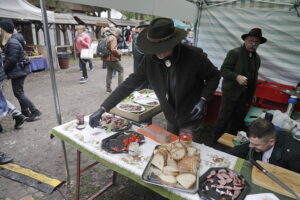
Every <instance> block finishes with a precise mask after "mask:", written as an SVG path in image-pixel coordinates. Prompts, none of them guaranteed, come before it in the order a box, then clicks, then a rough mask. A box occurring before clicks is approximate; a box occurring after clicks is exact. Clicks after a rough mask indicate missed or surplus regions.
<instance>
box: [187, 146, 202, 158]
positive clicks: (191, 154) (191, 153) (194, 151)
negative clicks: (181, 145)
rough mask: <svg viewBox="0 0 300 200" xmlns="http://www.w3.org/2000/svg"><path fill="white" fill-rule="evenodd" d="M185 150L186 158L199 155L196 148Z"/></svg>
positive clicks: (190, 147) (189, 147)
mask: <svg viewBox="0 0 300 200" xmlns="http://www.w3.org/2000/svg"><path fill="white" fill-rule="evenodd" d="M186 149H187V155H188V156H194V155H197V154H199V152H198V149H197V148H196V147H192V146H188V147H187V148H186Z"/></svg>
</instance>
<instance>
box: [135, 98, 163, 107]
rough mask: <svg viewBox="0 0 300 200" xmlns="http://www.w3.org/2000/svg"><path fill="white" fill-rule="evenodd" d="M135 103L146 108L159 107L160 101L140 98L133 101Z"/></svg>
mask: <svg viewBox="0 0 300 200" xmlns="http://www.w3.org/2000/svg"><path fill="white" fill-rule="evenodd" d="M133 101H134V102H136V103H139V104H141V105H144V106H158V105H159V101H158V100H157V99H152V98H150V97H140V98H135V99H133Z"/></svg>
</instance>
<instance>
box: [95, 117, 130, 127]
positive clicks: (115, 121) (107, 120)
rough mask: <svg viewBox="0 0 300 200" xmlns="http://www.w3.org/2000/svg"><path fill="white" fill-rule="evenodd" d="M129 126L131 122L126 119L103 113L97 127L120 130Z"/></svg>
mask: <svg viewBox="0 0 300 200" xmlns="http://www.w3.org/2000/svg"><path fill="white" fill-rule="evenodd" d="M130 126H131V124H130V122H129V121H128V120H126V119H124V118H121V117H118V116H115V115H113V114H110V113H104V114H103V115H102V117H101V120H100V127H99V128H105V129H110V130H112V131H120V130H126V129H128V128H130Z"/></svg>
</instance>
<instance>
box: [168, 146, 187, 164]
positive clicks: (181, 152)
mask: <svg viewBox="0 0 300 200" xmlns="http://www.w3.org/2000/svg"><path fill="white" fill-rule="evenodd" d="M185 154H186V150H185V148H177V147H176V148H174V149H172V150H171V158H172V159H174V160H176V161H178V160H181V159H182V158H183V157H184V156H185Z"/></svg>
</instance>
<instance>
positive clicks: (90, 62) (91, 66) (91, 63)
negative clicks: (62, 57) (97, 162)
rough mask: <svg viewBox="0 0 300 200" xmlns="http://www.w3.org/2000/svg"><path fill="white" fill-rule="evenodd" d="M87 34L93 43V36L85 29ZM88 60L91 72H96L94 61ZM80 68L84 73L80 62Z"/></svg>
mask: <svg viewBox="0 0 300 200" xmlns="http://www.w3.org/2000/svg"><path fill="white" fill-rule="evenodd" d="M85 33H86V34H87V35H88V36H89V37H90V40H91V43H92V34H91V32H90V30H89V29H88V28H85ZM86 60H87V63H88V64H89V68H90V70H91V71H93V70H94V67H93V60H92V59H86ZM79 67H80V71H81V72H82V66H81V64H80V62H79Z"/></svg>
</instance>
